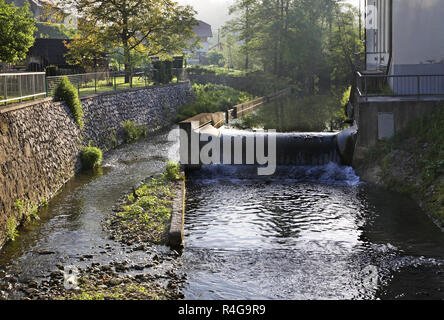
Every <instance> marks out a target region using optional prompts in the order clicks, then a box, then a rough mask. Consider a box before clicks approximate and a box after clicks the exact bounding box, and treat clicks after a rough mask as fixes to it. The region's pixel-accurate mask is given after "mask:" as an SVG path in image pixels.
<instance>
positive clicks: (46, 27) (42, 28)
mask: <svg viewBox="0 0 444 320" xmlns="http://www.w3.org/2000/svg"><path fill="white" fill-rule="evenodd" d="M36 26H37V30H36V31H35V33H34V36H35V37H36V38H43V39H71V38H72V37H73V36H74V34H75V33H74V32H73V30H71V29H68V28H66V27H65V26H64V25H63V24H60V23H47V22H37V23H36Z"/></svg>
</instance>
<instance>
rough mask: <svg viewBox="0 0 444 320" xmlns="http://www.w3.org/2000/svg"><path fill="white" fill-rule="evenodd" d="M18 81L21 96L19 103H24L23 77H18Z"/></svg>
mask: <svg viewBox="0 0 444 320" xmlns="http://www.w3.org/2000/svg"><path fill="white" fill-rule="evenodd" d="M17 79H18V83H19V85H18V87H19V96H20V99H19V101H20V102H22V101H23V99H22V97H23V91H22V75H18V77H17Z"/></svg>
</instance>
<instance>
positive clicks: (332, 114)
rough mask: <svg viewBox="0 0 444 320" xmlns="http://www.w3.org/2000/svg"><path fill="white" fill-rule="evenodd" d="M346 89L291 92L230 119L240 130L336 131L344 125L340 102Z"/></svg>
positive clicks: (344, 97) (344, 96) (343, 99)
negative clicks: (300, 94) (302, 92)
mask: <svg viewBox="0 0 444 320" xmlns="http://www.w3.org/2000/svg"><path fill="white" fill-rule="evenodd" d="M349 92H350V91H349V89H347V90H346V91H345V92H344V90H343V89H342V88H337V89H335V90H334V91H332V92H329V93H328V94H317V95H306V96H302V97H301V96H297V95H290V96H287V97H283V98H280V99H277V100H275V101H272V102H270V103H266V104H264V105H263V106H261V107H260V108H258V109H256V110H255V112H254V113H252V114H249V115H247V116H245V117H242V118H241V119H237V120H235V121H233V123H232V124H233V126H234V127H236V128H239V129H253V128H263V129H265V130H269V129H276V130H277V131H278V132H321V131H337V130H341V129H343V127H344V120H345V113H344V109H343V107H342V102H343V101H345V99H346V96H347V94H349Z"/></svg>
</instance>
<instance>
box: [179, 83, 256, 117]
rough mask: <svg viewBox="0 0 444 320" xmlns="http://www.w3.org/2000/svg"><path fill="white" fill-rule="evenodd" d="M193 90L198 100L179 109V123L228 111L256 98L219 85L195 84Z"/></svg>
mask: <svg viewBox="0 0 444 320" xmlns="http://www.w3.org/2000/svg"><path fill="white" fill-rule="evenodd" d="M193 90H194V94H195V97H196V100H195V101H194V102H193V103H190V104H187V105H185V106H181V107H180V108H179V114H178V116H177V119H176V120H177V121H182V120H185V119H187V118H190V117H192V116H195V115H196V114H199V113H212V112H219V111H226V110H228V109H230V108H231V107H232V106H234V105H236V104H239V103H243V102H247V101H250V100H252V99H254V96H253V95H251V94H249V93H247V92H243V91H239V90H235V89H233V88H230V87H227V86H223V85H219V84H212V83H208V84H193Z"/></svg>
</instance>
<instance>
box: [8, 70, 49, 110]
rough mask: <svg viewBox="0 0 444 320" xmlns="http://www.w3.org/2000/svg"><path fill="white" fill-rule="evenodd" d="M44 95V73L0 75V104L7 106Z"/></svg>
mask: <svg viewBox="0 0 444 320" xmlns="http://www.w3.org/2000/svg"><path fill="white" fill-rule="evenodd" d="M45 95H46V88H45V73H44V72H26V73H25V72H24V73H1V74H0V104H5V105H7V104H8V103H12V102H15V101H19V102H22V101H24V100H29V99H35V98H36V97H39V96H45Z"/></svg>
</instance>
